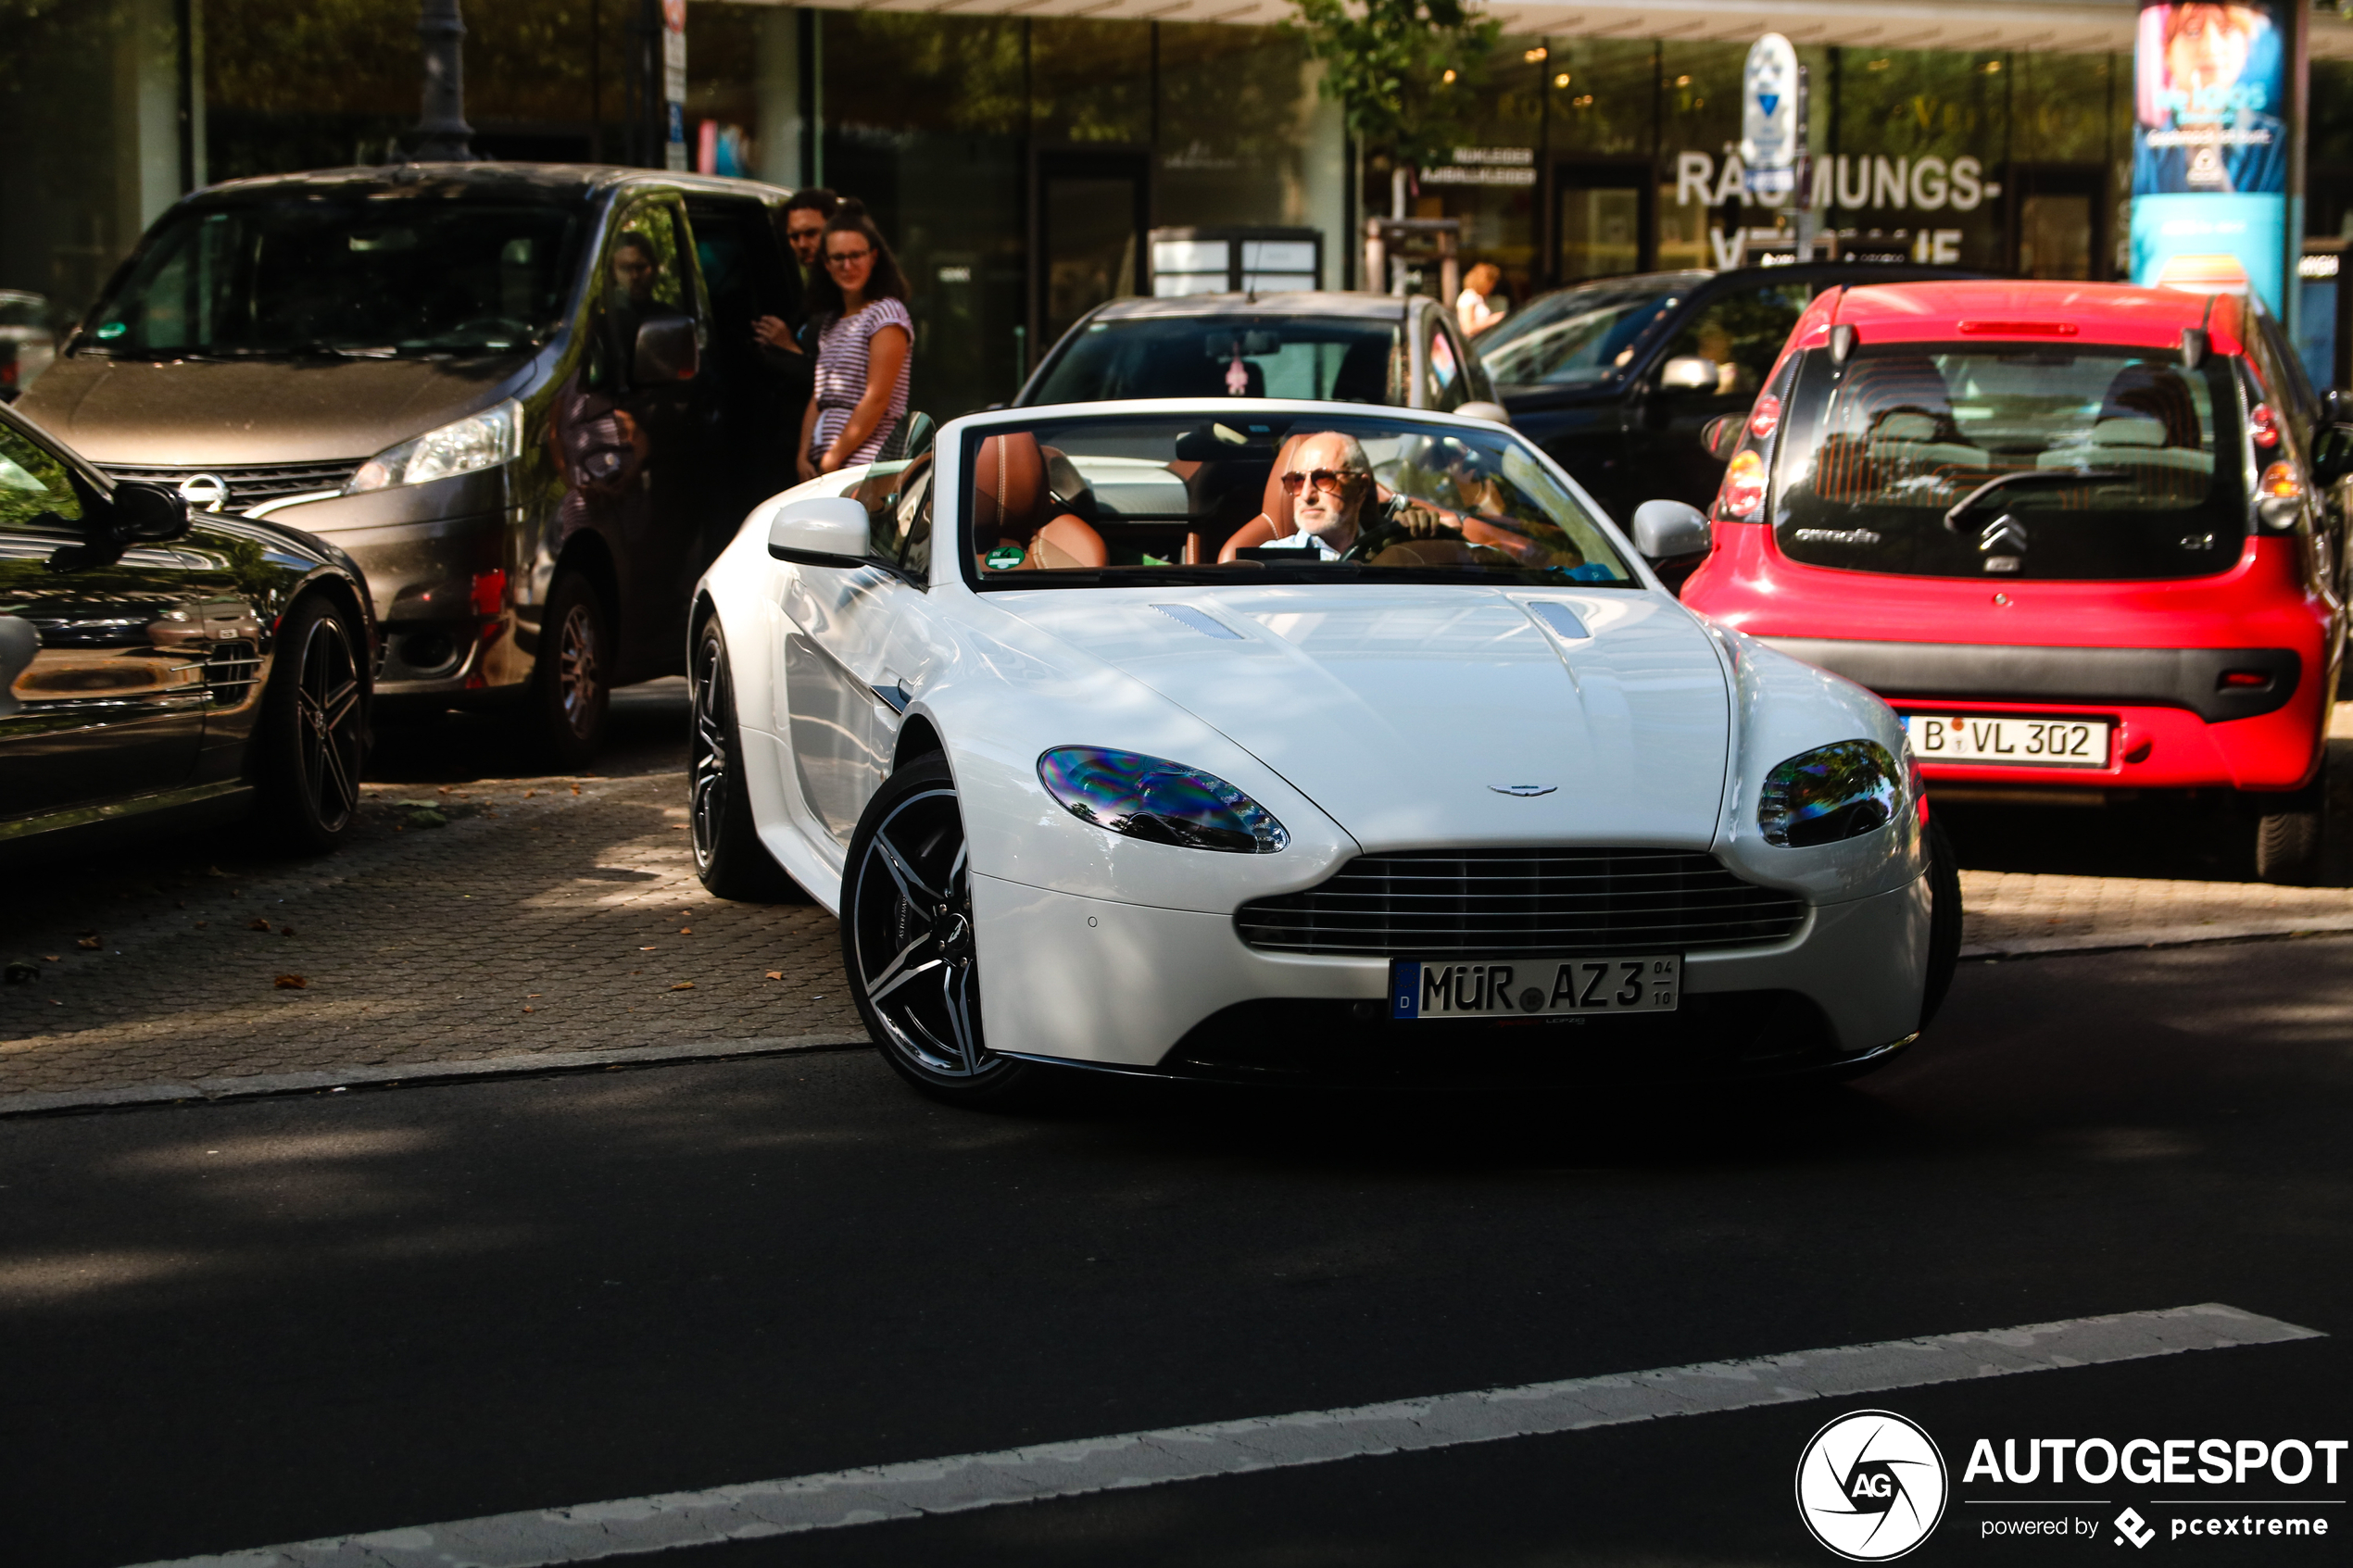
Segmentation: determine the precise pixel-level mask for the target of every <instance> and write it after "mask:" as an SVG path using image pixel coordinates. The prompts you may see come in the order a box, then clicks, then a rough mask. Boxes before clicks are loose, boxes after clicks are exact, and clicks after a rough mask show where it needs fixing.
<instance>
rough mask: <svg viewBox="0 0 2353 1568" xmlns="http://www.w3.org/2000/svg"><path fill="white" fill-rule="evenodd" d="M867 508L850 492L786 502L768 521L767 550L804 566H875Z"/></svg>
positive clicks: (773, 554)
mask: <svg viewBox="0 0 2353 1568" xmlns="http://www.w3.org/2000/svg"><path fill="white" fill-rule="evenodd" d="M871 537H872V535H871V533H870V531H869V529H868V526H867V521H866V508H864V507H862V506H861V505H860V504H859V503H858V502H856V501H853V500H851V499H850V498H849V496H847V495H809V496H804V497H802V498H801V499H800V500H798V501H787V502H786V503H785V504H784V505H783V506H782V507H780V508H777V510H776V515H775V516H774V518H772V519H771V520H770V521H769V523H768V553H769V554H770V555H772V556H774V557H775V558H777V559H778V560H788V561H795V562H798V563H799V564H800V565H802V566H842V567H852V566H873V565H875V561H874V559H873V558H872V557H871V556H870V555H869V554H868V553H867V545H868V543H869V541H870V539H871Z"/></svg>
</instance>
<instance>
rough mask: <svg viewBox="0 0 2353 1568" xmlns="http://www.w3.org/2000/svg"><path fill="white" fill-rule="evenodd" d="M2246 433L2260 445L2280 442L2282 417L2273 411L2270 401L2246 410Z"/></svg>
mask: <svg viewBox="0 0 2353 1568" xmlns="http://www.w3.org/2000/svg"><path fill="white" fill-rule="evenodd" d="M2246 433H2247V436H2248V437H2249V439H2251V440H2252V441H2253V442H2254V443H2255V445H2258V446H2262V447H2272V446H2277V445H2279V444H2280V417H2279V416H2278V415H2277V414H2274V413H2273V412H2271V405H2270V404H2269V403H2258V404H2257V405H2256V406H2255V407H2254V408H2249V409H2248V410H2247V411H2246Z"/></svg>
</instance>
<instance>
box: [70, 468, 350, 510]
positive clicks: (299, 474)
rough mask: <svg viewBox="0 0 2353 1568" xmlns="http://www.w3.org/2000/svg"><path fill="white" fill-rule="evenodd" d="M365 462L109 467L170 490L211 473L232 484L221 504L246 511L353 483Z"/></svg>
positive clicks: (120, 474) (115, 473) (117, 474)
mask: <svg viewBox="0 0 2353 1568" xmlns="http://www.w3.org/2000/svg"><path fill="white" fill-rule="evenodd" d="M361 461H362V459H360V458H346V459H343V460H340V461H337V462H332V463H270V464H267V465H261V466H245V467H236V466H229V465H216V466H214V467H211V468H134V467H129V466H125V465H120V464H115V463H108V464H107V465H105V467H106V470H107V475H108V476H109V477H111V478H114V479H117V480H124V479H134V480H138V481H140V482H142V483H147V484H160V485H162V486H163V487H164V488H165V489H167V490H177V489H178V488H180V486H181V484H182V483H183V482H184V481H187V480H191V479H194V478H195V477H196V475H198V474H210V475H211V476H212V477H213V478H215V479H218V480H220V482H221V483H224V484H226V485H227V486H228V487H229V499H228V500H227V501H225V502H223V503H222V504H221V508H220V509H221V510H223V511H243V510H244V509H245V508H247V507H258V506H260V505H261V504H262V503H263V502H265V501H279V500H283V499H284V498H285V497H287V496H288V495H313V494H315V493H317V492H319V491H321V490H341V489H342V488H343V487H344V486H345V485H346V484H348V483H351V476H352V475H353V474H355V473H358V472H359V464H360V462H361Z"/></svg>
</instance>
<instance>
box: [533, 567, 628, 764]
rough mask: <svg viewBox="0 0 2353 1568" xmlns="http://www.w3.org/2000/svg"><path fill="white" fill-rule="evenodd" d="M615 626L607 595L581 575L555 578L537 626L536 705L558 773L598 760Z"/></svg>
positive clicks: (541, 733) (545, 744) (541, 731)
mask: <svg viewBox="0 0 2353 1568" xmlns="http://www.w3.org/2000/svg"><path fill="white" fill-rule="evenodd" d="M613 651H614V650H613V644H612V621H611V618H610V616H609V615H608V614H607V612H606V609H605V601H604V596H603V595H601V594H599V593H598V592H597V585H596V584H595V583H591V582H589V581H588V579H587V578H586V577H585V576H584V575H582V574H581V573H579V572H577V571H567V572H564V573H562V574H560V576H558V577H557V579H556V583H555V586H554V587H553V588H552V589H551V590H549V592H548V595H547V611H546V613H545V614H544V615H542V616H541V617H540V621H539V663H538V668H537V669H536V670H535V671H533V675H532V706H533V708H534V709H535V712H536V718H537V723H538V730H539V741H540V744H541V746H543V747H544V748H545V749H546V751H547V755H548V757H549V759H551V760H553V761H554V762H555V764H556V765H557V766H558V767H559V768H579V767H584V766H585V765H586V764H587V763H588V762H590V761H592V760H594V759H595V758H596V755H597V752H598V748H599V747H601V746H603V745H604V743H605V713H606V710H607V709H608V708H610V705H611V702H612V687H611V685H610V679H611V669H612V657H613Z"/></svg>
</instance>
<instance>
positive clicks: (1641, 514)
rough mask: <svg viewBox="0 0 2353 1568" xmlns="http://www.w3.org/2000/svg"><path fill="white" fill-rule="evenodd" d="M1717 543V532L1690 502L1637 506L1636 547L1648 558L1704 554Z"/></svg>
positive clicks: (1657, 502) (1665, 502) (1635, 517)
mask: <svg viewBox="0 0 2353 1568" xmlns="http://www.w3.org/2000/svg"><path fill="white" fill-rule="evenodd" d="M1715 546H1716V533H1715V530H1713V529H1711V528H1710V527H1709V526H1708V524H1707V519H1706V518H1705V517H1703V516H1702V515H1700V509H1699V508H1697V507H1694V506H1692V505H1691V504H1690V503H1689V502H1686V501H1644V502H1643V503H1642V505H1641V506H1639V507H1636V508H1634V548H1636V549H1638V550H1640V551H1642V558H1643V559H1645V560H1653V561H1662V560H1674V559H1676V558H1678V557H1680V556H1703V555H1705V554H1706V553H1707V552H1708V551H1709V550H1711V549H1713V548H1715Z"/></svg>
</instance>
